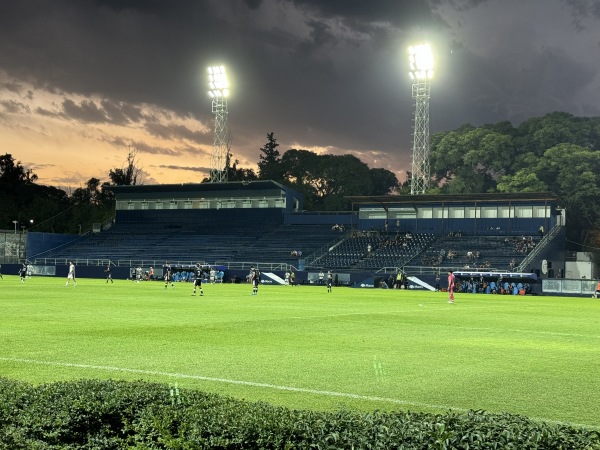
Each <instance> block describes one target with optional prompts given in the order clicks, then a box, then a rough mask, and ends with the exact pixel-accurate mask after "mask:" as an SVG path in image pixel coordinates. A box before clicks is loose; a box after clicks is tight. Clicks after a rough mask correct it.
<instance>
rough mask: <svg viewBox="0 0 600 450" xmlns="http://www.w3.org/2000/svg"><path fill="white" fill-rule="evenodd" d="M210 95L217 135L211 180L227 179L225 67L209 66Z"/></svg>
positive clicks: (227, 126) (211, 166)
mask: <svg viewBox="0 0 600 450" xmlns="http://www.w3.org/2000/svg"><path fill="white" fill-rule="evenodd" d="M208 87H209V91H208V95H209V96H210V97H211V98H212V112H213V114H214V115H215V137H214V144H213V153H212V156H211V159H210V181H211V182H213V183H215V182H217V183H218V182H222V181H227V167H226V165H227V158H228V157H229V149H230V147H231V136H230V133H229V123H228V114H229V113H228V111H227V97H229V81H228V80H227V74H226V72H225V67H223V66H214V67H209V68H208Z"/></svg>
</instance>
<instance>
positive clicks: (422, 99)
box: [409, 44, 433, 195]
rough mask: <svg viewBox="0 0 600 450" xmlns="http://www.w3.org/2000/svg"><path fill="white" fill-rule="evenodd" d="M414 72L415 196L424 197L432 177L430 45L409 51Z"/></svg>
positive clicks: (418, 46) (412, 193)
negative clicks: (430, 162)
mask: <svg viewBox="0 0 600 450" xmlns="http://www.w3.org/2000/svg"><path fill="white" fill-rule="evenodd" d="M409 61H410V72H409V75H410V77H411V79H412V80H413V84H412V97H413V98H414V99H415V126H414V131H413V157H412V168H411V170H412V178H411V182H410V193H411V195H418V194H424V193H425V190H426V189H427V188H428V187H429V180H430V178H431V175H430V170H429V97H430V91H431V78H432V77H433V53H432V52H431V47H430V46H429V45H428V44H423V45H417V46H413V47H410V48H409Z"/></svg>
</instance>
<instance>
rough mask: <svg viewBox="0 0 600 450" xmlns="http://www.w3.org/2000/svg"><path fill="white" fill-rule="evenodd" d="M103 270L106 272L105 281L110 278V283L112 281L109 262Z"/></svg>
mask: <svg viewBox="0 0 600 450" xmlns="http://www.w3.org/2000/svg"><path fill="white" fill-rule="evenodd" d="M104 272H106V282H107V283H108V280H110V282H111V283H114V281H113V279H112V275H111V274H110V263H108V265H107V266H106V269H104Z"/></svg>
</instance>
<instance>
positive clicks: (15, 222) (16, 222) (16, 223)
mask: <svg viewBox="0 0 600 450" xmlns="http://www.w3.org/2000/svg"><path fill="white" fill-rule="evenodd" d="M12 222H13V223H14V224H15V234H17V225H18V224H19V221H18V220H13V221H12Z"/></svg>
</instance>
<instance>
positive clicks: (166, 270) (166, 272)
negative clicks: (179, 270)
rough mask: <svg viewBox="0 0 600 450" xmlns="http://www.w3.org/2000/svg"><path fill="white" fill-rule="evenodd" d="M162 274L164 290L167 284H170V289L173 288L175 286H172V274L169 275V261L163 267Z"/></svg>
mask: <svg viewBox="0 0 600 450" xmlns="http://www.w3.org/2000/svg"><path fill="white" fill-rule="evenodd" d="M163 273H164V277H165V289H166V288H167V286H168V285H169V282H170V283H171V287H173V288H174V287H175V285H174V284H173V274H172V273H171V263H170V262H169V261H167V262H166V263H165V265H164V267H163Z"/></svg>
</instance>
